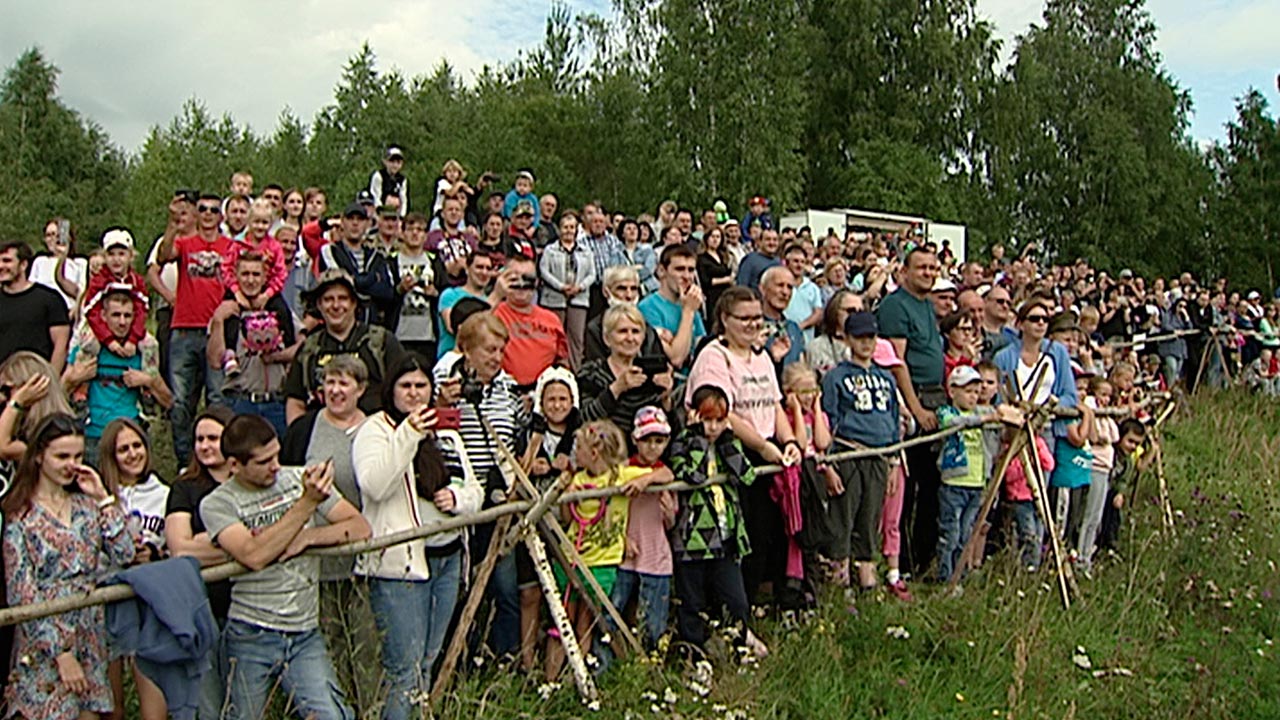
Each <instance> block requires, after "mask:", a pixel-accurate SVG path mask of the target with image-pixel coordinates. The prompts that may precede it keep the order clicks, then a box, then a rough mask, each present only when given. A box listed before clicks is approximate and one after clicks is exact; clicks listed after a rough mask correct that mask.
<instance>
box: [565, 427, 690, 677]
mask: <svg viewBox="0 0 1280 720" xmlns="http://www.w3.org/2000/svg"><path fill="white" fill-rule="evenodd" d="M574 461H575V465H576V466H577V467H578V468H579V470H578V472H577V474H574V475H569V474H567V473H566V474H565V475H563V476H561V479H560V482H561V483H563V484H566V485H567V489H568V490H569V491H574V490H586V489H589V488H598V487H615V486H626V488H627V492H628V493H638V492H642V491H643V490H644V488H645V487H647V486H648V485H649V483H651V482H670V480H671V477H672V476H671V471H670V470H665V469H664V470H658V471H650V470H649V469H648V468H638V467H631V466H629V465H627V440H626V438H625V437H623V435H622V431H621V430H619V429H618V426H617V425H614V424H613V423H612V422H610V421H608V420H596V421H595V422H590V423H587V424H586V425H584V426H583V427H582V428H581V429H580V430H578V433H577V444H576V446H575V447H574ZM630 504H631V503H630V501H629V500H628V499H627V497H626V496H624V495H614V496H613V497H611V498H609V500H608V502H603V501H600V500H584V501H582V502H580V503H576V504H566V505H564V506H562V507H561V516H562V519H563V520H564V521H565V522H566V523H568V524H569V527H568V528H567V532H568V534H569V537H571V538H575V541H574V546H575V548H576V549H577V551H578V554H579V556H580V557H581V561H582V565H583V567H581V568H569V570H568V571H571V572H577V573H582V572H584V571H586V572H590V573H591V574H592V575H593V576H595V579H596V582H598V583H599V584H600V587H601V588H602V589H603V590H604V591H605V592H606V593H612V592H613V586H614V581H615V580H616V579H617V573H618V565H619V564H620V563H621V562H622V558H623V556H624V554H625V551H626V529H627V511H628V509H629V507H630ZM568 571H566V570H565V569H563V568H559V567H557V568H556V579H557V580H558V581H559V584H560V586H561V588H564V589H565V592H566V594H565V611H566V613H567V614H568V616H569V621H570V622H571V623H573V628H574V634H575V635H577V638H578V644H579V647H581V648H582V652H583V653H584V654H585V653H588V652H590V651H591V630H592V625H593V624H594V621H595V618H594V617H593V616H592V613H591V609H590V607H589V606H587V604H586V603H583V602H581V601H580V600H577V599H574V593H573V592H572V591H570V590H568V584H569V583H568V580H569V578H568V574H567V572H568ZM563 666H564V647H563V646H562V645H561V644H560V640H559V638H552V639H551V641H550V642H548V644H547V667H546V669H547V681H548V682H550V681H552V680H554V679H555V678H556V677H557V676H559V675H560V670H561V668H562V667H563Z"/></svg>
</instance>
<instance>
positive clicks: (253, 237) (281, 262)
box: [222, 198, 290, 310]
mask: <svg viewBox="0 0 1280 720" xmlns="http://www.w3.org/2000/svg"><path fill="white" fill-rule="evenodd" d="M275 213H276V208H275V206H274V205H272V204H271V201H270V200H267V199H266V198H258V199H257V200H254V201H253V204H251V205H250V206H249V225H248V229H247V231H246V232H245V235H244V239H243V240H235V241H232V242H231V244H230V245H228V246H227V248H228V249H227V253H226V254H225V255H223V257H222V284H223V286H224V287H226V288H227V295H228V297H227V300H231V299H235V300H236V301H238V302H239V303H240V305H244V306H248V305H250V302H249V300H248V299H246V298H245V296H244V295H242V294H241V293H240V282H239V281H238V280H236V260H238V259H239V258H240V255H241V254H243V253H246V252H249V251H253V252H257V253H261V254H262V256H263V257H264V258H265V259H266V266H267V267H266V271H267V286H266V288H264V289H263V291H262V293H261V294H260V295H258V297H256V298H254V303H253V306H254V307H255V308H257V309H259V310H261V309H262V308H264V307H266V304H267V301H268V300H270V299H271V298H272V297H274V296H276V295H279V294H280V291H281V290H283V289H284V281H285V279H286V278H288V276H289V267H290V265H289V263H286V261H285V256H284V247H283V246H281V245H280V243H279V242H278V241H276V239H275V238H273V237H271V234H270V233H269V232H267V231H268V230H270V229H271V224H272V223H273V222H275V216H276V215H275Z"/></svg>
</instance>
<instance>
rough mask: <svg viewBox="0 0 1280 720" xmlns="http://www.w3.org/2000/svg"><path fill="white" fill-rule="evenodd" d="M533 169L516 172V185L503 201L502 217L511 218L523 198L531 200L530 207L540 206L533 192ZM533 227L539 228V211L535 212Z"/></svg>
mask: <svg viewBox="0 0 1280 720" xmlns="http://www.w3.org/2000/svg"><path fill="white" fill-rule="evenodd" d="M533 185H534V178H533V171H532V170H529V169H528V168H525V169H523V170H521V171H520V172H518V173H516V183H515V187H514V188H512V189H511V190H510V191H509V192H508V193H507V197H506V198H505V199H504V200H503V201H502V217H504V218H506V219H508V220H510V219H512V218H513V217H514V215H515V210H516V205H517V204H519V202H520V201H521V200H526V201H528V202H529V206H530V207H537V206H538V198H537V196H535V195H534V194H533ZM532 227H533V229H535V230H536V229H537V228H538V213H533V224H532Z"/></svg>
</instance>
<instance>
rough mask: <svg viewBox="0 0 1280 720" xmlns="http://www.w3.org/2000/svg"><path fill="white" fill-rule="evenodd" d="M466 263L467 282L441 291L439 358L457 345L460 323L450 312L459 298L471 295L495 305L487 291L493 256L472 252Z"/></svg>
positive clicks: (492, 271) (437, 348) (437, 349)
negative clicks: (456, 321)
mask: <svg viewBox="0 0 1280 720" xmlns="http://www.w3.org/2000/svg"><path fill="white" fill-rule="evenodd" d="M466 263H467V267H466V272H467V274H466V278H467V280H466V282H465V283H463V284H462V285H455V286H454V287H451V288H447V289H445V291H444V292H442V293H440V342H439V344H438V345H437V346H436V357H437V358H441V357H444V354H445V353H447V352H449V351H450V350H452V349H453V348H454V346H456V345H457V338H456V336H455V330H456V329H457V327H458V325H457V324H456V323H454V322H453V321H452V319H451V317H450V314H451V312H452V310H453V306H454V305H456V304H457V303H458V301H459V300H461V299H463V298H466V297H470V298H475V299H477V300H480V301H483V302H485V303H486V304H488V305H489V306H490V307H492V306H493V303H492V302H491V301H490V297H489V294H488V291H487V288H488V287H489V282H490V281H491V280H493V275H494V263H493V258H492V257H490V256H489V255H487V254H485V253H471V254H470V255H468V256H467V259H466Z"/></svg>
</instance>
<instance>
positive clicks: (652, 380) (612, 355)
mask: <svg viewBox="0 0 1280 720" xmlns="http://www.w3.org/2000/svg"><path fill="white" fill-rule="evenodd" d="M602 325H603V329H604V344H605V345H607V346H608V347H609V355H608V357H603V358H598V359H596V360H591V361H589V362H588V363H587V364H585V365H583V366H582V370H581V371H580V372H579V373H578V389H579V393H580V396H581V398H582V419H583V420H584V421H586V422H590V421H592V420H603V419H608V420H612V421H613V423H614V424H615V425H617V426H618V428H619V429H620V430H622V433H623V436H624V437H628V438H629V437H631V427H632V425H633V423H634V422H635V416H636V411H637V410H639V409H640V408H642V407H644V406H645V405H661V406H662V407H663V408H664V409H668V410H669V409H670V402H669V397H668V393H669V392H670V391H671V387H672V385H673V384H674V380H673V378H672V373H671V367H670V366H669V365H668V364H667V358H666V356H655V357H654V358H648V357H641V356H640V347H641V346H642V345H643V344H644V338H645V322H644V315H641V314H640V310H639V309H638V308H636V306H635V305H631V304H629V303H623V304H619V305H614V306H613V307H611V308H609V309H608V310H606V311H605V312H604V320H603V321H602Z"/></svg>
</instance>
